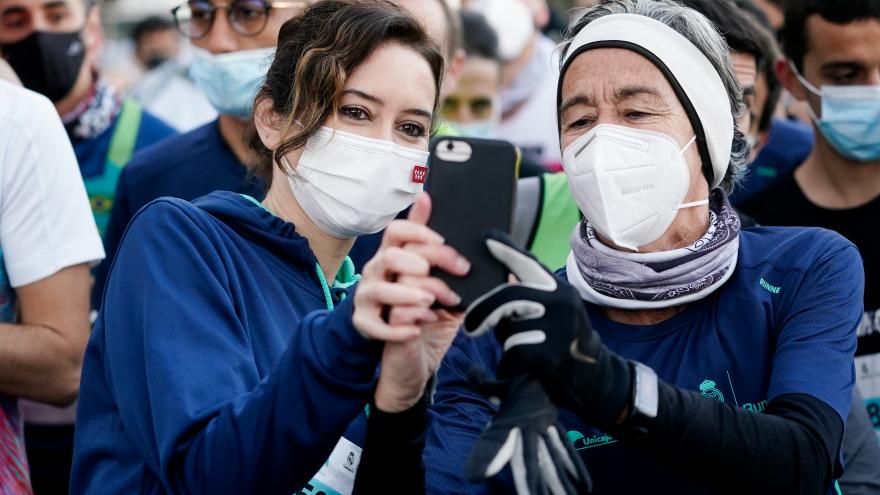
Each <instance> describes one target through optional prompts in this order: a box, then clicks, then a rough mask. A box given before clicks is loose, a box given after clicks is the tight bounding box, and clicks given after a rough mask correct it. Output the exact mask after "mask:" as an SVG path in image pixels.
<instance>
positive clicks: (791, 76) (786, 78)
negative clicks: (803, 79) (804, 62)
mask: <svg viewBox="0 0 880 495" xmlns="http://www.w3.org/2000/svg"><path fill="white" fill-rule="evenodd" d="M774 68H775V69H776V78H777V79H779V82H780V84H782V87H784V88H785V89H786V90H787V91H788V92H789V93H791V95H792V96H794V97H795V98H796V99H797V100H799V101H803V100H806V99H807V90H806V89H805V88H804V86H803V85H802V84H801V83H800V81H798V78H797V75H796V74H795V72H794V69H792V68H791V64H790V62H789V60H788V59H787V58H785V57H780V58H779V59H777V60H776V64H775V67H774Z"/></svg>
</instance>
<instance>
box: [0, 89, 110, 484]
mask: <svg viewBox="0 0 880 495" xmlns="http://www.w3.org/2000/svg"><path fill="white" fill-rule="evenodd" d="M103 258H104V249H103V247H102V245H101V239H100V237H99V236H98V229H97V227H96V226H95V221H94V218H93V217H92V213H91V209H90V208H89V201H88V198H87V196H86V191H85V187H84V186H83V181H82V178H81V176H80V173H79V167H78V165H77V162H76V158H75V156H74V154H73V148H72V147H71V144H70V140H69V139H68V137H67V134H66V133H65V131H64V127H63V126H62V124H61V120H60V119H59V117H58V113H57V112H56V111H55V107H53V106H52V103H51V102H50V101H49V100H48V99H46V98H45V97H44V96H41V95H38V94H37V93H34V92H32V91H29V90H26V89H23V88H19V87H17V86H15V85H13V84H11V83H9V82H6V81H5V80H0V259H2V263H0V459H2V460H0V492H2V493H10V494H29V493H32V489H31V486H30V477H29V474H28V471H27V462H26V459H25V452H24V442H23V438H22V424H21V416H20V414H19V412H18V404H17V399H19V398H24V399H30V400H34V401H39V402H44V403H49V404H53V405H58V406H63V405H67V404H70V403H72V402H73V401H74V400H75V399H76V396H77V393H78V391H79V377H80V368H81V365H82V358H83V352H84V350H85V346H86V343H87V341H88V338H89V331H90V324H89V309H90V305H89V292H90V290H91V275H90V274H89V267H90V264H92V263H95V262H98V261H100V260H101V259H103Z"/></svg>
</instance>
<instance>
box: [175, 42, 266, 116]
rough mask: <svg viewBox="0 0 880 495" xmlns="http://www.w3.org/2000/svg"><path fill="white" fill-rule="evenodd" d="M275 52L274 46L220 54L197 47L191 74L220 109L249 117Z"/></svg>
mask: <svg viewBox="0 0 880 495" xmlns="http://www.w3.org/2000/svg"><path fill="white" fill-rule="evenodd" d="M274 54H275V48H274V47H272V48H260V49H257V50H243V51H239V52H230V53H221V54H219V55H213V54H211V53H209V52H207V51H204V50H196V57H195V60H194V61H193V64H192V67H191V68H190V73H189V74H190V77H192V79H193V81H194V82H195V83H196V86H198V87H199V89H201V90H202V92H203V93H205V96H207V97H208V101H210V102H211V105H212V106H213V107H214V108H215V109H216V110H217V112H219V113H220V114H221V115H230V116H233V117H238V118H240V119H246V118H248V117H250V115H251V112H252V111H253V107H254V98H255V97H256V96H257V91H259V89H260V86H261V85H262V84H263V81H264V80H265V79H266V72H267V71H268V70H269V65H270V64H271V63H272V57H273V55H274Z"/></svg>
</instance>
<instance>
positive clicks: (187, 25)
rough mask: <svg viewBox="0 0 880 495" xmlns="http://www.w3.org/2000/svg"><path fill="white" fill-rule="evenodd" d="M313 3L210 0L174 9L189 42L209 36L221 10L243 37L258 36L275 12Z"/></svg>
mask: <svg viewBox="0 0 880 495" xmlns="http://www.w3.org/2000/svg"><path fill="white" fill-rule="evenodd" d="M311 2H312V0H293V1H286V2H280V1H279V2H270V1H268V0H233V1H232V2H225V3H221V2H211V1H209V0H190V1H189V2H186V3H183V4H181V5H178V6H177V7H174V8H173V9H171V15H173V16H174V23H175V25H176V26H177V30H178V31H180V33H181V34H183V35H184V36H186V37H187V38H189V39H199V38H203V37H205V36H207V35H208V33H209V32H210V31H211V27H212V26H213V25H214V19H215V18H216V17H217V11H218V10H225V11H226V15H227V19H228V21H229V26H230V27H231V28H232V30H233V31H235V32H236V33H238V34H240V35H242V36H256V35H258V34H260V33H261V32H262V31H263V29H265V28H266V24H267V23H268V21H269V13H270V12H271V11H272V9H289V8H294V7H305V6H306V5H308V4H309V3H311Z"/></svg>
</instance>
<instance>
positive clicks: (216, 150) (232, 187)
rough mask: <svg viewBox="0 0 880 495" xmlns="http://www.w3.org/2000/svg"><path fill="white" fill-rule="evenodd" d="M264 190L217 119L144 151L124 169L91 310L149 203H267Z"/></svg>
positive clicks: (97, 303)
mask: <svg viewBox="0 0 880 495" xmlns="http://www.w3.org/2000/svg"><path fill="white" fill-rule="evenodd" d="M264 189H265V186H264V185H263V184H262V183H259V182H258V181H256V180H252V179H250V178H248V177H247V170H246V169H245V166H244V165H243V164H242V163H241V162H239V161H238V158H236V156H235V154H233V153H232V150H231V149H230V148H229V145H227V144H226V141H224V140H223V137H222V136H221V135H220V127H219V123H218V121H217V120H214V121H213V122H210V123H208V124H205V125H203V126H202V127H199V128H198V129H194V130H192V131H190V132H187V133H186V134H180V135H178V136H174V137H172V138H169V139H166V140H163V141H161V142H159V143H158V144H156V145H155V146H150V147H148V148H146V149H143V150H139V151H138V153H137V154H135V155H134V157H133V158H132V159H131V162H130V163H129V164H128V165H127V166H126V167H125V168H124V169H123V170H122V173H121V174H120V176H119V185H118V187H117V189H116V197H115V199H114V201H113V203H114V204H113V211H112V212H111V213H110V219H109V222H108V223H107V232H106V233H105V234H104V251H106V253H107V261H106V262H104V263H102V264H101V265H100V266H98V268H97V270H96V271H95V288H94V289H93V290H92V307H93V308H99V307H100V304H101V297H102V296H103V295H104V285H105V284H106V282H107V273H108V272H109V271H110V263H111V262H112V261H113V257H114V256H115V255H116V250H117V249H119V242H120V241H121V240H122V234H123V232H125V227H126V226H128V222H130V221H131V219H132V218H133V217H134V215H135V213H137V212H138V210H140V209H141V208H143V207H144V206H146V205H147V204H148V203H149V202H150V201H153V200H154V199H159V198H161V197H163V196H171V197H174V198H180V199H185V200H187V201H192V200H194V199H196V198H198V197H201V196H204V195H206V194H208V193H211V192H214V191H232V192H237V193H244V194H249V195H251V196H253V197H255V198H257V199H262V198H263V195H264Z"/></svg>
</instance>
